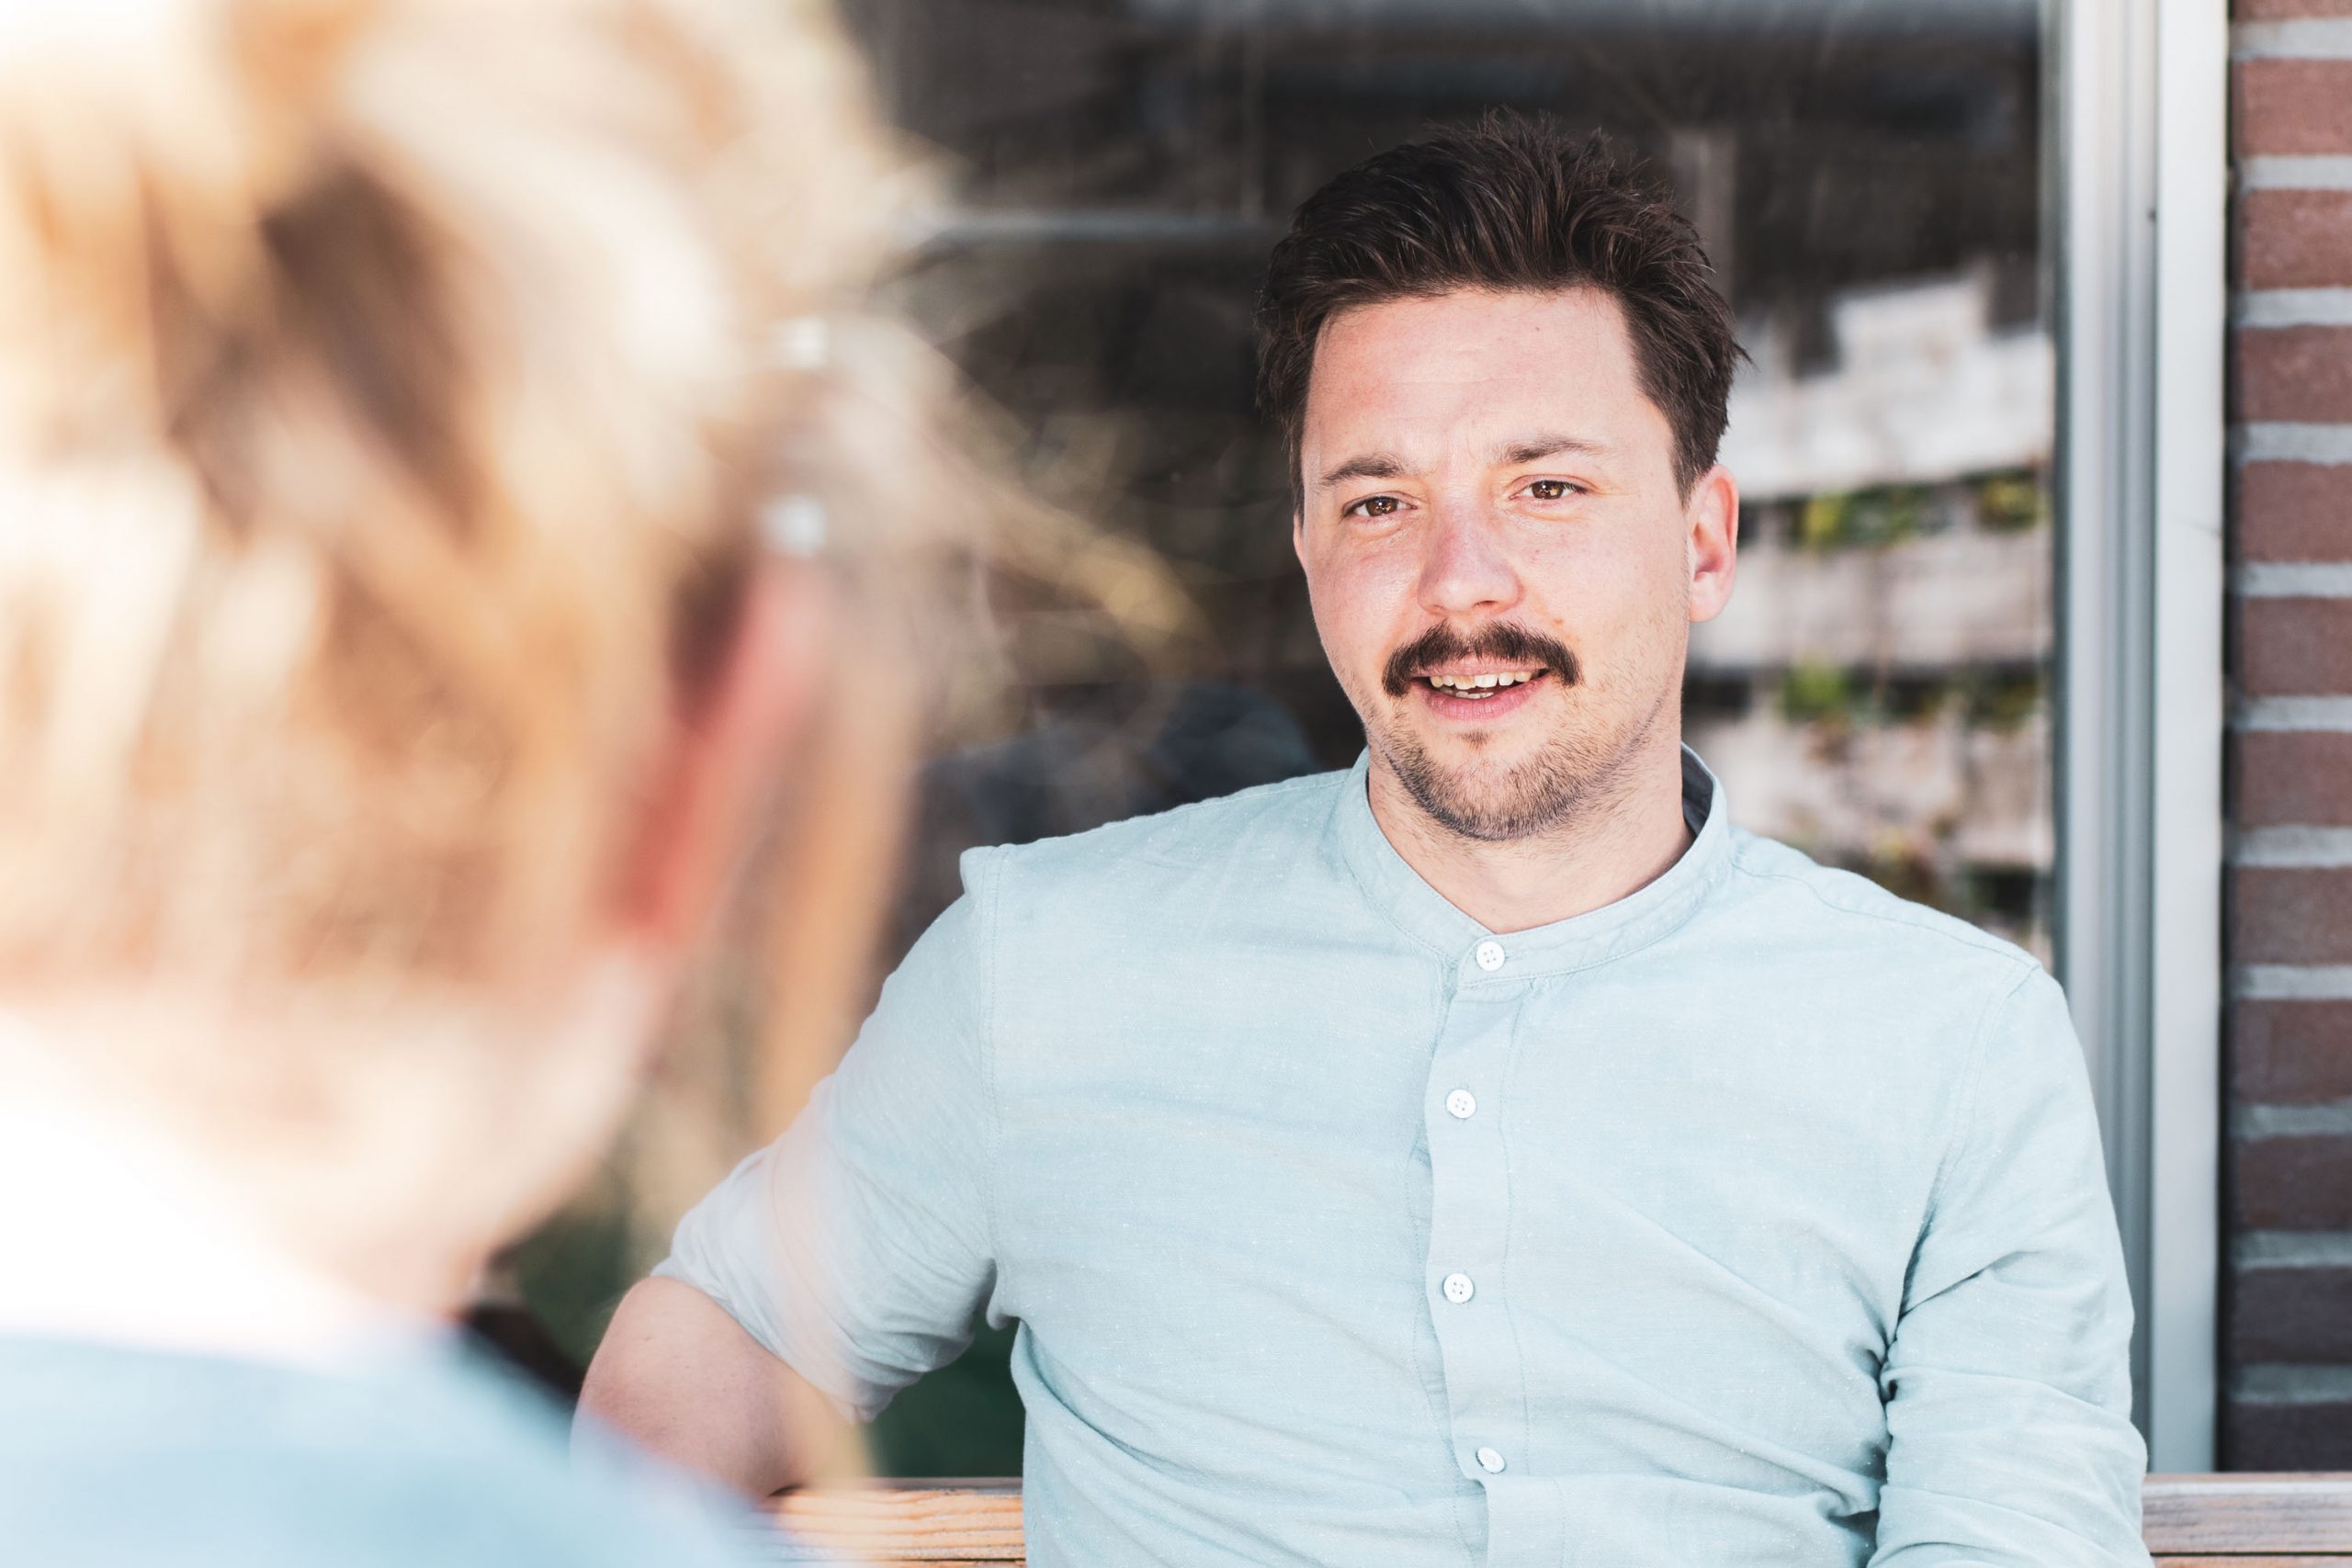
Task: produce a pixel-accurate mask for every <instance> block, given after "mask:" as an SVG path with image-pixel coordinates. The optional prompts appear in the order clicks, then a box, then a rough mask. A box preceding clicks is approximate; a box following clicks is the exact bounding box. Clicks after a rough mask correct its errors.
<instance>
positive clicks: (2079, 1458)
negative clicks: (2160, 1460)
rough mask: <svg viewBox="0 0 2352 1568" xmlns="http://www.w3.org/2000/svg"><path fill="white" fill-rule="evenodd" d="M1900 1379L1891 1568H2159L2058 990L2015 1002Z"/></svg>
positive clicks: (1980, 1078) (1981, 1071)
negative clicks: (2143, 1526)
mask: <svg viewBox="0 0 2352 1568" xmlns="http://www.w3.org/2000/svg"><path fill="white" fill-rule="evenodd" d="M1979 1045H1980V1047H1981V1049H1980V1050H1979V1052H1978V1060H1977V1065H1976V1066H1975V1069H1974V1075H1975V1076H1974V1080H1973V1086H1972V1088H1971V1089H1969V1090H1967V1091H1966V1098H1965V1100H1963V1105H1962V1112H1961V1121H1960V1122H1959V1125H1958V1128H1957V1131H1956V1136H1955V1142H1954V1144H1953V1146H1952V1149H1951V1152H1950V1153H1949V1155H1948V1156H1947V1158H1946V1164H1945V1167H1944V1168H1943V1170H1942V1172H1941V1173H1940V1175H1939V1180H1938V1185H1937V1189H1936V1193H1935V1196H1934V1198H1933V1200H1932V1202H1931V1207H1930V1210H1929V1213H1928V1222H1927V1224H1926V1226H1925V1228H1924V1230H1923V1233H1922V1235H1921V1237H1920V1241H1919V1246H1918V1248H1917V1253H1916V1255H1915V1256H1914V1258H1913V1260H1912V1266H1911V1276H1910V1280H1909V1282H1908V1285H1907V1286H1906V1288H1905V1292H1904V1305H1903V1314H1902V1317H1901V1319H1900V1320H1899V1322H1898V1323H1897V1325H1896V1326H1895V1332H1894V1344H1893V1346H1892V1347H1891V1348H1890V1350H1889V1352H1888V1355H1887V1359H1886V1364H1885V1367H1884V1370H1883V1373H1882V1389H1883V1395H1884V1397H1885V1400H1886V1421H1887V1434H1888V1448H1887V1456H1886V1484H1885V1486H1884V1488H1883V1491H1882V1493H1881V1495H1880V1498H1879V1523H1878V1548H1877V1551H1876V1553H1875V1554H1874V1555H1873V1556H1872V1557H1871V1563H1872V1564H1873V1565H1874V1568H1931V1565H1932V1568H1951V1565H1957V1564H1969V1565H1975V1568H2091V1565H2098V1568H2109V1565H2112V1564H2120V1563H2133V1564H2145V1563H2146V1562H2148V1554H2147V1551H2146V1550H2145V1549H2144V1548H2143V1546H2142V1544H2141V1538H2140V1478H2141V1475H2142V1473H2143V1471H2144V1469H2145V1467H2146V1462H2147V1461H2146V1451H2145V1450H2144V1449H2143V1446H2142V1443H2141V1440H2140V1435H2139V1433H2138V1432H2137V1431H2136V1430H2134V1429H2133V1427H2132V1426H2131V1296H2130V1292H2129V1291H2128V1289H2127V1287H2126V1285H2125V1282H2124V1273H2123V1252H2122V1245H2121V1240H2120V1236H2119V1235H2118V1234H2117V1231H2116V1224H2115V1213H2114V1209H2113V1206H2112V1204H2111V1202H2110V1201H2109V1196H2108V1189H2107V1173H2106V1168H2105V1164H2104V1161H2103V1160H2102V1157H2101V1155H2100V1147H2099V1132H2098V1117H2097V1115H2096V1113H2095V1112H2094V1111H2093V1109H2092V1103H2091V1095H2090V1082H2089V1075H2088V1074H2087V1072H2086V1070H2085V1066H2084V1062H2083V1055H2082V1050H2081V1047H2080V1045H2079V1044H2078V1043H2076V1041H2075V1031H2074V1026H2073V1024H2072V1022H2071V1021H2069V1020H2068V1018H2067V1015H2066V1004H2065V998H2064V995H2063V994H2062V993H2061V992H2060V990H2059V988H2058V985H2057V983H2056V982H2055V981H2053V980H2052V979H2051V978H2050V976H2048V975H2047V974H2045V973H2043V972H2042V971H2041V970H2040V969H2038V968H2037V969H2035V970H2033V971H2032V972H2031V973H2030V975H2029V976H2027V977H2026V978H2025V979H2024V980H2022V981H2021V982H2019V983H2018V986H2017V987H2015V988H2014V989H2012V990H2011V991H2010V992H2009V993H2008V995H2007V996H2006V997H2004V998H2001V999H2000V1000H1999V1001H1997V1002H1996V1003H1995V1004H1994V1005H1993V1007H1992V1009H1991V1010H1990V1012H1989V1013H1988V1014H1987V1016H1986V1018H1985V1021H1984V1023H1983V1025H1982V1026H1981V1029H1980V1038H1979Z"/></svg>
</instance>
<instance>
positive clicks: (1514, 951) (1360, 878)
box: [1331, 746, 1731, 986]
mask: <svg viewBox="0 0 2352 1568" xmlns="http://www.w3.org/2000/svg"><path fill="white" fill-rule="evenodd" d="M1371 765H1372V764H1371V754H1370V753H1369V752H1366V753H1363V754H1362V755H1359V756H1358V757H1357V758H1356V764H1355V766H1354V768H1352V769H1351V770H1350V772H1349V773H1348V776H1347V778H1346V780H1345V782H1344V784H1342V786H1341V788H1340V798H1339V801H1338V804H1337V805H1336V807H1334V809H1333V812H1332V820H1331V831H1332V834H1333V836H1334V838H1336V840H1338V844H1339V850H1340V856H1341V858H1342V859H1343V860H1344V861H1345V862H1346V863H1347V865H1348V868H1349V870H1350V871H1351V872H1352V873H1353V874H1354V875H1355V878H1356V880H1357V882H1358V883H1359V884H1360V885H1361V886H1363V891H1364V895H1365V897H1368V898H1370V899H1371V900H1372V901H1373V902H1374V904H1375V905H1376V906H1377V907H1378V908H1380V909H1381V911H1382V912H1383V913H1384V914H1385V915H1386V916H1387V917H1388V918H1389V919H1391V920H1393V921H1395V922H1396V924H1397V926H1398V927H1399V928H1400V929H1401V930H1402V931H1404V932H1405V934H1406V935H1407V936H1408V937H1409V938H1411V939H1412V940H1413V941H1414V942H1418V943H1419V944H1420V945H1421V946H1423V947H1425V948H1428V949H1429V950H1430V952H1432V953H1435V954H1436V955H1437V956H1438V957H1439V958H1440V959H1441V960H1442V961H1444V962H1446V963H1448V964H1453V967H1454V971H1455V978H1456V981H1457V983H1458V984H1460V985H1463V986H1492V985H1502V984H1508V983H1510V982H1512V981H1516V980H1526V979H1532V978H1535V977H1537V976H1545V975H1560V974H1566V973H1567V972H1568V971H1570V970H1574V969H1586V968H1589V967H1591V966H1592V965H1594V964H1606V963H1609V962H1610V961H1611V960H1612V959H1616V958H1622V957H1623V956H1624V955H1625V954H1627V953H1632V952H1634V951H1635V950H1636V949H1639V948H1643V947H1646V946H1648V945H1649V944H1650V943H1651V942H1656V941H1657V940H1658V939H1659V938H1660V937H1662V936H1665V935H1666V934H1667V933H1668V932H1669V931H1674V930H1675V929H1676V928H1678V927H1679V926H1680V925H1682V924H1683V922H1685V921H1686V920H1688V919H1691V916H1692V915H1694V914H1696V913H1697V912H1698V910H1699V906H1700V905H1701V904H1702V903H1704V902H1705V901H1706V899H1707V897H1708V896H1709V895H1710V894H1711V893H1713V891H1714V889H1715V888H1716V886H1719V885H1720V884H1721V883H1722V881H1723V879H1724V874H1726V873H1727V872H1728V871H1729V870H1730V867H1731V814H1730V811H1729V809H1728V808H1727V807H1726V806H1725V805H1724V788H1723V784H1721V783H1720V782H1719V781H1718V780H1717V779H1716V778H1715V775H1714V774H1713V773H1712V772H1710V771H1709V769H1708V767H1707V765H1706V764H1705V763H1704V762H1702V761H1700V760H1699V757H1698V753H1696V752H1694V751H1692V750H1691V749H1690V748H1689V747H1687V746H1686V747H1684V748H1683V749H1682V815H1683V819H1684V820H1685V821H1686V822H1689V823H1690V824H1691V828H1692V829H1693V834H1694V837H1693V839H1692V841H1691V845H1690V847H1689V848H1688V849H1686V850H1684V851H1683V852H1682V855H1681V858H1680V859H1679V860H1677V861H1676V862H1675V863H1674V864H1673V865H1672V866H1670V867H1669V868H1668V870H1667V872H1666V874H1664V875H1662V876H1660V877H1658V878H1657V880H1656V881H1654V882H1651V883H1650V884H1648V885H1647V886H1644V887H1641V888H1637V889H1636V890H1635V891H1634V892H1633V893H1631V894H1628V895H1627V896H1626V897H1623V898H1620V899H1618V900H1617V901H1616V902H1615V903H1613V904H1606V905H1603V906H1602V907H1601V908H1598V909H1593V910H1589V911H1588V912H1587V913H1585V914H1581V915H1577V916H1574V917H1572V918H1571V919H1565V920H1555V921H1554V922H1553V923H1552V924H1550V925H1548V926H1537V927H1534V928H1532V930H1528V931H1513V932H1511V933H1510V934H1509V935H1502V934H1499V933H1497V932H1494V931H1488V930H1487V928H1486V927H1484V926H1482V925H1480V924H1479V923H1478V922H1477V921H1476V920H1475V919H1471V918H1470V917H1469V916H1468V915H1465V914H1464V913H1463V912H1462V911H1461V910H1460V909H1458V908H1454V907H1453V905H1452V904H1450V903H1448V902H1447V901H1446V899H1445V896H1444V895H1443V894H1442V893H1440V892H1438V890H1437V889H1436V888H1434V887H1431V886H1430V885H1429V884H1428V883H1426V882H1424V881H1422V880H1421V876H1420V874H1419V872H1416V871H1415V870H1414V869H1413V868H1412V867H1411V866H1409V865H1408V864H1406V863H1405V860H1404V857H1403V856H1401V855H1399V854H1398V853H1397V849H1396V846H1395V845H1393V844H1391V843H1390V842H1389V841H1388V836H1387V835H1386V834H1385V833H1383V832H1382V831H1381V830H1380V824H1379V823H1378V822H1377V821H1375V820H1374V818H1373V815H1372V797H1371V795H1370V790H1369V781H1370V777H1371Z"/></svg>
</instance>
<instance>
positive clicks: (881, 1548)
mask: <svg viewBox="0 0 2352 1568" xmlns="http://www.w3.org/2000/svg"><path fill="white" fill-rule="evenodd" d="M768 1509H769V1512H770V1514H771V1515H772V1516H773V1517H775V1519H776V1521H777V1522H778V1523H779V1524H781V1525H782V1526H783V1527H784V1528H785V1529H788V1530H790V1531H791V1533H792V1536H793V1539H794V1542H795V1544H796V1545H797V1546H800V1547H806V1548H814V1549H818V1550H820V1551H831V1552H838V1553H841V1554H842V1555H843V1556H845V1557H848V1558H850V1559H852V1560H863V1561H865V1562H922V1563H929V1564H933V1568H980V1565H983V1564H987V1565H991V1568H1001V1565H1002V1564H1004V1563H1008V1562H1011V1563H1018V1562H1024V1561H1026V1552H1025V1551H1024V1549H1023V1545H1022V1537H1021V1483H1019V1482H1017V1481H1012V1482H1004V1481H988V1482H958V1481H944V1482H943V1481H920V1482H912V1483H889V1482H872V1483H863V1484H858V1485H849V1486H827V1487H819V1488H812V1489H809V1490H807V1491H800V1492H787V1493H786V1494H784V1495H782V1496H780V1497H775V1498H772V1499H770V1500H769V1503H768Z"/></svg>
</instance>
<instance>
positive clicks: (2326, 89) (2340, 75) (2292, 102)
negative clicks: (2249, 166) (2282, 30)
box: [2231, 60, 2352, 157]
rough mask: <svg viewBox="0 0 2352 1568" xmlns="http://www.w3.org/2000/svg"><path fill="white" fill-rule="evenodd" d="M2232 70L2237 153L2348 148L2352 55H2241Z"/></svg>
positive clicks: (2351, 118) (2351, 149) (2351, 117)
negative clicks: (2322, 57) (2264, 57)
mask: <svg viewBox="0 0 2352 1568" xmlns="http://www.w3.org/2000/svg"><path fill="white" fill-rule="evenodd" d="M2233 74H2234V76H2235V78H2236V92H2235V94H2234V95H2233V96H2234V99H2235V104H2234V107H2235V110H2236V112H2235V113H2234V114H2233V116H2232V117H2231V118H2232V119H2233V121H2234V127H2233V128H2234V130H2236V133H2237V151H2238V155H2239V156H2240V157H2249V156H2253V155H2256V154H2276V153H2329V152H2352V60H2243V61H2240V62H2238V64H2237V68H2236V70H2235V72H2234V73H2233Z"/></svg>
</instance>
